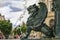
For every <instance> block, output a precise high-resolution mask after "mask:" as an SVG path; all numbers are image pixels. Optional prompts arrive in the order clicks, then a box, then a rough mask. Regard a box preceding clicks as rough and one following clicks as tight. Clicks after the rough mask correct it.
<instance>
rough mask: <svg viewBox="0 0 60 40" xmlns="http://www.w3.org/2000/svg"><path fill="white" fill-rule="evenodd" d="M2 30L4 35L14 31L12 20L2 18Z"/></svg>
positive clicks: (0, 21)
mask: <svg viewBox="0 0 60 40" xmlns="http://www.w3.org/2000/svg"><path fill="white" fill-rule="evenodd" d="M0 30H1V32H2V33H3V34H4V35H9V34H10V33H11V31H12V23H10V20H0Z"/></svg>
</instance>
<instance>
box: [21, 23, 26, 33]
mask: <svg viewBox="0 0 60 40" xmlns="http://www.w3.org/2000/svg"><path fill="white" fill-rule="evenodd" d="M26 28H27V27H26V24H25V23H23V25H22V26H21V31H22V32H23V33H25V32H26Z"/></svg>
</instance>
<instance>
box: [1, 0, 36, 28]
mask: <svg viewBox="0 0 60 40" xmlns="http://www.w3.org/2000/svg"><path fill="white" fill-rule="evenodd" d="M6 2H8V3H12V4H11V5H8V6H2V5H4V4H5V3H6ZM35 3H36V0H27V4H26V6H27V7H28V6H30V5H33V4H35ZM0 4H1V5H0V13H1V14H2V15H5V18H6V19H10V20H11V22H12V23H13V25H18V24H22V22H23V21H24V22H25V23H26V21H27V18H28V17H29V14H28V12H27V11H26V12H25V15H24V16H23V18H22V19H21V20H19V18H20V16H21V15H22V14H24V10H25V9H24V4H25V2H24V1H22V0H21V1H19V0H18V1H13V0H0ZM1 6H2V7H1ZM9 6H13V7H17V8H22V9H24V10H22V11H19V12H10V11H11V9H10V8H9ZM13 28H14V27H13Z"/></svg>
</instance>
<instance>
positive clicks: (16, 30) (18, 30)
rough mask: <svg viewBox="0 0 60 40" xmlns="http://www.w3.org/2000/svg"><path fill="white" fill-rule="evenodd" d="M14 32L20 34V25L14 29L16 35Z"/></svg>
mask: <svg viewBox="0 0 60 40" xmlns="http://www.w3.org/2000/svg"><path fill="white" fill-rule="evenodd" d="M16 34H18V35H20V34H21V27H20V26H18V27H16V28H15V29H14V35H16Z"/></svg>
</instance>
